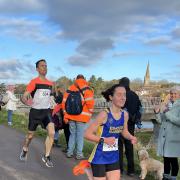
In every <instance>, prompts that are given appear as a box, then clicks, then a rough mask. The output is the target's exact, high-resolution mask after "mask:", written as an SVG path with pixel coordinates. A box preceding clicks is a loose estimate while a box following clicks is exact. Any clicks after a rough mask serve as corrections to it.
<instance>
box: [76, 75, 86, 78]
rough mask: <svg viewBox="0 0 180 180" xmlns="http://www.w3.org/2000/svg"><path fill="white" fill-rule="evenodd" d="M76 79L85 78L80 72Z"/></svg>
mask: <svg viewBox="0 0 180 180" xmlns="http://www.w3.org/2000/svg"><path fill="white" fill-rule="evenodd" d="M76 79H85V78H84V76H83V75H82V74H78V75H77V77H76Z"/></svg>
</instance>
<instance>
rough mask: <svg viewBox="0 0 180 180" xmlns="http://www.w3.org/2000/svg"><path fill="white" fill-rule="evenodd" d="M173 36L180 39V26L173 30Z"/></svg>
mask: <svg viewBox="0 0 180 180" xmlns="http://www.w3.org/2000/svg"><path fill="white" fill-rule="evenodd" d="M172 36H173V38H174V39H180V27H176V28H175V29H174V30H172Z"/></svg>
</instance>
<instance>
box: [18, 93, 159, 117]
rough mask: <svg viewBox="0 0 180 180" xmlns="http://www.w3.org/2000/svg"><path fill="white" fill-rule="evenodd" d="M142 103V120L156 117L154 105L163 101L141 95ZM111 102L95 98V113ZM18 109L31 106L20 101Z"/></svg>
mask: <svg viewBox="0 0 180 180" xmlns="http://www.w3.org/2000/svg"><path fill="white" fill-rule="evenodd" d="M21 96H22V94H16V97H17V98H18V99H20V98H21ZM140 100H141V103H142V120H150V119H154V118H155V117H154V112H153V109H154V106H156V105H159V104H160V103H161V99H160V97H140ZM109 105H110V103H108V102H106V100H105V99H104V98H95V109H94V111H95V113H98V112H100V111H101V110H103V109H105V108H107V107H108V106H109ZM17 107H18V108H17V109H18V110H19V111H20V112H29V108H30V107H29V106H25V105H24V104H22V103H21V102H20V101H19V102H18V105H17Z"/></svg>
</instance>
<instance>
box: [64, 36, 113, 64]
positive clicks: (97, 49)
mask: <svg viewBox="0 0 180 180" xmlns="http://www.w3.org/2000/svg"><path fill="white" fill-rule="evenodd" d="M113 47H114V45H113V41H112V40H111V39H107V38H102V39H95V38H92V39H88V40H86V41H83V42H81V43H80V44H79V46H78V47H77V48H76V51H77V53H78V54H76V55H73V56H71V57H69V59H68V61H69V63H70V64H71V65H73V66H82V67H85V66H90V65H92V64H94V63H96V62H97V61H99V60H100V59H101V58H102V57H103V55H104V53H105V52H106V51H107V50H108V49H112V48H113Z"/></svg>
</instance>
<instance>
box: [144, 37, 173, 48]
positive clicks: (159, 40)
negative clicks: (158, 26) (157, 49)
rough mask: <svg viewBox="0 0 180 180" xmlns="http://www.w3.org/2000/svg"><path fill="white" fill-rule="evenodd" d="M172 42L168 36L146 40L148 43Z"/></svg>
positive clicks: (165, 43)
mask: <svg viewBox="0 0 180 180" xmlns="http://www.w3.org/2000/svg"><path fill="white" fill-rule="evenodd" d="M170 42H171V38H170V37H168V36H161V37H154V38H151V39H148V40H146V41H145V42H144V43H145V44H147V45H152V46H154V45H167V44H169V43H170Z"/></svg>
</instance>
